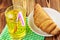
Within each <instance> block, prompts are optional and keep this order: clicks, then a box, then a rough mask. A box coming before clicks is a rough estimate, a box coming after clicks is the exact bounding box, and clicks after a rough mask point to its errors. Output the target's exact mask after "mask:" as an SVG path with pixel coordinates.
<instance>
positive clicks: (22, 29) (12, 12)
mask: <svg viewBox="0 0 60 40" xmlns="http://www.w3.org/2000/svg"><path fill="white" fill-rule="evenodd" d="M5 16H6V22H7V26H8V30H9V33H10V36H11V37H12V38H13V40H21V39H22V38H23V37H24V36H25V35H26V24H25V23H26V10H25V9H24V8H23V7H20V6H16V7H13V6H10V7H8V8H7V10H6V11H5Z"/></svg>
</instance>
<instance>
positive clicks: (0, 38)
mask: <svg viewBox="0 0 60 40" xmlns="http://www.w3.org/2000/svg"><path fill="white" fill-rule="evenodd" d="M26 30H27V31H26V36H25V37H24V38H23V39H22V40H44V38H45V37H43V36H40V35H38V34H36V33H34V32H33V31H32V30H30V28H29V26H28V19H26ZM0 40H12V39H11V37H10V35H9V32H8V28H7V25H6V26H5V28H4V30H3V32H2V33H1V35H0Z"/></svg>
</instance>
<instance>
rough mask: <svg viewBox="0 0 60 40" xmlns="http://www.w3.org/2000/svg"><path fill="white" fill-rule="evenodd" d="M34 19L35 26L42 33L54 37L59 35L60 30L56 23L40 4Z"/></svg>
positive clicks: (35, 11)
mask: <svg viewBox="0 0 60 40" xmlns="http://www.w3.org/2000/svg"><path fill="white" fill-rule="evenodd" d="M33 18H34V23H35V25H36V26H37V27H38V28H40V29H41V30H42V31H44V32H46V33H48V34H52V35H57V34H59V33H60V28H58V27H57V25H56V23H55V22H54V21H53V20H52V19H51V18H50V16H49V15H48V14H47V13H46V12H45V11H44V10H43V9H42V7H41V6H40V5H39V4H36V5H35V7H34V15H33Z"/></svg>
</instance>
